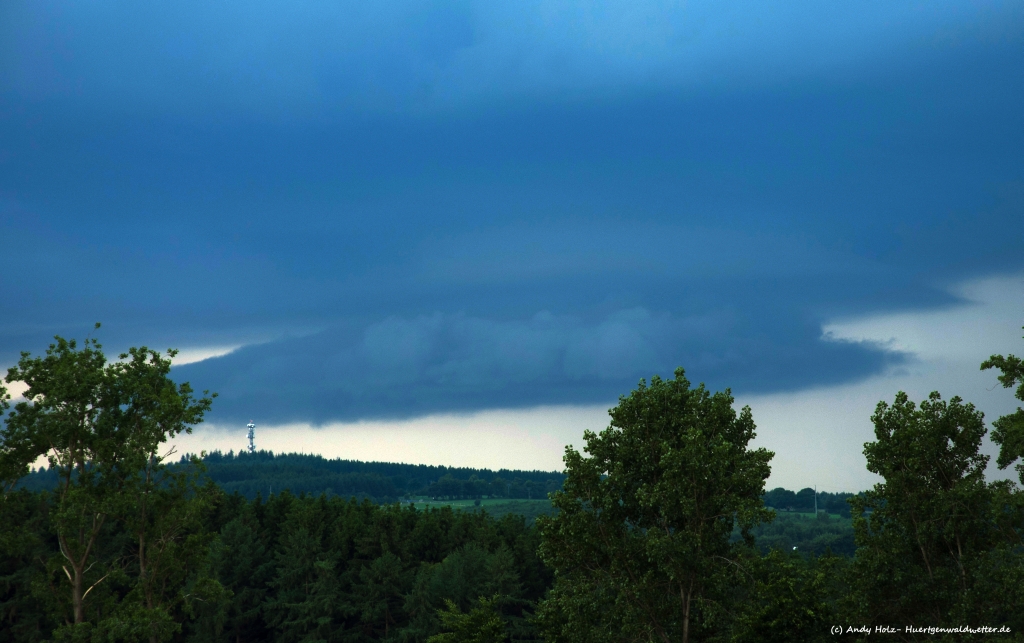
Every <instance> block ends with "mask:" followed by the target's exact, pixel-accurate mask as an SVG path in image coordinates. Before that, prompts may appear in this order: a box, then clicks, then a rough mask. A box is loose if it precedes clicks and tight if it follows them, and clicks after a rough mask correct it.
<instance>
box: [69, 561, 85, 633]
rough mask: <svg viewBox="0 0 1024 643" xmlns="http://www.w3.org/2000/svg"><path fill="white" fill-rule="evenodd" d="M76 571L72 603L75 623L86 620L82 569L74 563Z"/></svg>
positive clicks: (72, 588) (72, 581) (72, 586)
mask: <svg viewBox="0 0 1024 643" xmlns="http://www.w3.org/2000/svg"><path fill="white" fill-rule="evenodd" d="M71 568H72V569H73V570H74V571H75V574H74V576H73V577H72V579H71V605H72V606H73V608H74V610H75V625H78V624H79V623H82V622H84V621H85V599H84V598H83V597H82V576H83V574H82V570H81V569H80V568H78V567H76V566H74V565H72V566H71Z"/></svg>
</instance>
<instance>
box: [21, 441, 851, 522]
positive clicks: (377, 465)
mask: <svg viewBox="0 0 1024 643" xmlns="http://www.w3.org/2000/svg"><path fill="white" fill-rule="evenodd" d="M184 460H185V459H184V458H182V461H183V462H184ZM203 462H204V464H205V465H206V470H207V471H206V474H207V476H208V477H209V478H210V479H211V480H213V481H214V482H215V483H216V484H217V485H219V486H220V487H221V488H222V489H224V490H225V491H226V492H228V493H233V492H235V491H237V492H238V493H239V494H241V495H243V496H245V497H246V498H248V499H250V500H251V499H253V498H255V497H256V496H257V495H260V496H262V497H264V498H266V497H267V496H269V495H270V494H271V493H272V492H273V493H280V492H281V491H284V490H286V489H287V490H289V491H291V492H292V493H294V494H302V493H305V494H311V495H320V494H321V493H326V494H327V495H338V496H355V497H357V498H368V499H370V500H372V501H374V502H378V503H386V502H394V501H396V500H398V499H400V498H405V497H410V496H420V497H422V496H426V497H428V498H434V499H437V500H461V499H475V498H492V499H493V498H504V499H515V500H538V499H544V498H547V494H548V493H550V492H552V491H557V490H558V489H561V488H562V482H563V480H564V479H565V476H564V475H562V474H561V473H559V472H556V471H519V470H509V469H499V470H498V471H493V470H491V469H471V468H467V467H444V466H432V465H425V464H400V463H394V462H360V461H359V460H340V459H335V460H328V459H327V458H324V457H322V456H319V455H305V454H300V453H285V454H279V455H278V454H274V452H272V451H257V452H256V453H251V454H250V453H247V452H244V451H243V452H239V453H233V452H228V453H226V454H225V453H221V452H219V451H214V452H213V453H210V454H208V455H207V456H206V458H205V459H204V460H203ZM54 483H55V478H54V474H53V473H52V472H50V471H47V470H45V469H43V470H40V471H36V472H34V473H32V474H30V475H29V476H27V477H26V478H25V479H24V480H22V481H21V484H20V485H19V486H21V487H25V488H27V489H30V490H32V491H39V490H42V489H49V488H52V487H53V485H54ZM852 495H854V494H850V493H826V492H819V493H818V494H817V506H818V509H819V510H821V511H823V512H828V513H830V514H835V515H839V516H842V517H845V518H849V517H850V506H849V504H847V502H846V500H847V499H848V498H849V497H851V496H852ZM764 500H765V505H766V506H768V507H772V508H774V509H776V511H778V512H780V514H785V513H788V512H794V513H811V512H813V511H814V506H815V493H814V490H813V489H810V488H806V489H802V490H800V491H796V492H794V491H789V490H787V489H782V488H776V489H772V490H771V491H769V492H767V493H766V494H765V496H764Z"/></svg>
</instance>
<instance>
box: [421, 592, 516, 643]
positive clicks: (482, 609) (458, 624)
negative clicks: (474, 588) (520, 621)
mask: <svg viewBox="0 0 1024 643" xmlns="http://www.w3.org/2000/svg"><path fill="white" fill-rule="evenodd" d="M497 603H498V597H497V596H495V597H493V598H489V599H488V598H485V599H481V600H480V602H479V604H478V605H477V606H475V607H474V608H473V609H471V610H470V611H469V613H468V614H467V613H463V611H462V610H461V609H459V606H458V605H456V604H455V602H454V601H451V600H447V599H446V600H445V609H443V610H438V616H439V617H440V619H441V627H443V628H444V629H445V630H448V631H447V632H443V633H441V634H435V635H434V636H431V637H430V638H429V639H427V643H502V642H503V641H505V623H504V622H503V621H502V620H501V615H500V614H499V613H498V610H497Z"/></svg>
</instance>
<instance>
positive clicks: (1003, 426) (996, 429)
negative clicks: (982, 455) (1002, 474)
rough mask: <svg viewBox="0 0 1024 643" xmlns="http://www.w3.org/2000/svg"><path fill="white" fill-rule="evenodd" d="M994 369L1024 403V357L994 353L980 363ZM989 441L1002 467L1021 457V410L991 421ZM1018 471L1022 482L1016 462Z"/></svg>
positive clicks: (1022, 466) (1023, 419)
mask: <svg viewBox="0 0 1024 643" xmlns="http://www.w3.org/2000/svg"><path fill="white" fill-rule="evenodd" d="M990 368H995V369H998V370H999V371H1000V373H1001V374H1000V375H999V383H1000V384H1002V385H1003V386H1004V387H1005V388H1013V387H1014V386H1016V387H1017V391H1016V396H1017V399H1018V400H1020V401H1022V402H1024V360H1022V359H1021V358H1019V357H1015V356H1014V355H1007V356H1006V357H1003V356H1002V355H993V356H992V357H990V358H988V359H987V360H985V361H984V362H982V363H981V370H983V371H984V370H987V369H990ZM992 429H993V430H992V441H993V442H995V443H996V444H998V445H999V458H998V459H997V460H996V463H997V464H998V465H999V468H1000V469H1005V468H1006V467H1008V466H1010V465H1011V464H1013V463H1014V462H1016V461H1017V460H1018V459H1019V458H1024V409H1022V408H1020V407H1017V411H1016V412H1014V413H1010V414H1009V415H1004V416H1003V417H1001V418H999V419H998V420H996V421H995V422H993V423H992ZM1016 469H1017V474H1018V475H1019V477H1020V482H1021V484H1024V462H1022V463H1019V464H1017V467H1016Z"/></svg>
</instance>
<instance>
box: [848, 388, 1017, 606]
mask: <svg viewBox="0 0 1024 643" xmlns="http://www.w3.org/2000/svg"><path fill="white" fill-rule="evenodd" d="M872 421H873V422H874V424H875V437H876V441H875V442H870V443H868V444H866V445H865V447H864V455H865V456H866V458H867V462H868V469H869V470H870V471H873V472H875V473H877V474H879V475H881V476H882V477H883V478H884V482H882V483H879V484H877V485H875V487H874V488H873V489H872V490H870V491H868V492H867V493H865V494H864V495H863V496H861V497H858V498H855V499H854V500H853V502H852V504H853V511H854V529H855V534H856V541H857V545H858V549H857V555H856V560H855V564H854V571H855V576H856V579H857V592H856V594H855V596H854V599H855V600H856V601H857V608H856V609H857V611H858V612H859V614H858V615H859V617H860V618H862V619H864V622H869V623H872V624H889V625H915V624H920V623H925V622H927V623H930V624H934V625H935V626H955V625H958V624H964V623H991V622H993V621H992V620H989V619H997V620H1001V622H1005V618H1006V615H1007V614H1009V613H1012V611H1013V609H1014V607H1013V606H1018V607H1019V605H1021V604H1024V595H1022V593H1021V590H1020V587H1019V586H1017V587H1004V588H1003V589H1002V590H999V591H991V590H993V589H994V587H993V585H992V583H991V580H990V579H991V577H992V576H991V575H992V574H993V573H995V574H996V576H1000V575H1003V576H1006V575H1009V576H1010V577H1017V576H1018V575H1019V574H1020V573H1021V570H1022V568H1021V564H1022V559H1021V556H1020V549H1019V548H1020V546H1021V544H1022V542H1021V530H1022V527H1024V525H1022V524H1021V518H1022V517H1024V512H1022V511H1021V509H1022V504H1021V501H1022V498H1021V493H1020V492H1019V491H1018V490H1016V489H1014V488H1013V486H1012V485H1010V484H1007V483H1005V482H999V483H991V484H990V483H987V482H986V481H985V478H984V470H985V466H986V464H987V462H988V458H987V456H984V455H981V454H980V453H979V451H978V450H979V447H980V446H981V440H982V437H983V436H984V435H985V426H984V423H983V421H982V414H981V413H980V412H979V411H977V410H975V408H974V407H973V406H972V405H970V404H963V403H962V402H961V400H960V399H959V398H956V397H954V398H952V399H951V400H949V402H945V401H943V400H942V399H941V397H940V396H939V394H938V393H932V394H931V395H930V396H929V399H928V400H926V401H924V402H922V403H921V404H920V406H919V407H918V406H917V405H915V404H914V403H913V402H911V401H910V400H909V399H908V398H907V395H906V394H905V393H902V392H901V393H899V394H898V395H897V396H896V399H895V401H894V403H893V404H892V405H889V404H886V403H885V402H880V403H879V405H878V409H877V410H876V412H875V415H874V416H873V417H872ZM996 570H998V571H996Z"/></svg>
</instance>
